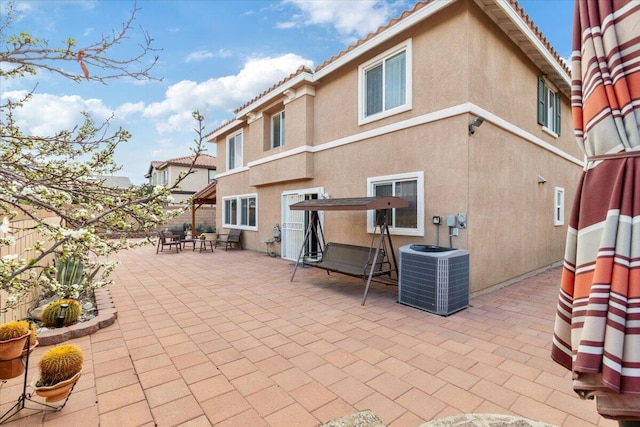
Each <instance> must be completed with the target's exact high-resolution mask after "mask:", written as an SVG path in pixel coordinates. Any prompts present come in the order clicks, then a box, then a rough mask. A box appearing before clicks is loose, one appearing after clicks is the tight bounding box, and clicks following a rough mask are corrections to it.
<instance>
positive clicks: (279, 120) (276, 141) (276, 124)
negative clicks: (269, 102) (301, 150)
mask: <svg viewBox="0 0 640 427" xmlns="http://www.w3.org/2000/svg"><path fill="white" fill-rule="evenodd" d="M283 145H284V110H283V111H280V112H279V113H276V114H274V115H273V116H271V148H276V147H282V146H283Z"/></svg>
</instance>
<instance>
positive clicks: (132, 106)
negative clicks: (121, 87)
mask: <svg viewBox="0 0 640 427" xmlns="http://www.w3.org/2000/svg"><path fill="white" fill-rule="evenodd" d="M142 111H144V102H142V101H140V102H135V103H133V102H125V103H124V104H122V105H121V106H119V107H118V108H116V112H115V116H116V118H119V119H125V118H126V117H127V116H128V115H130V114H133V113H140V112H142Z"/></svg>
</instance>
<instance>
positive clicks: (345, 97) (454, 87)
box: [208, 0, 583, 291]
mask: <svg viewBox="0 0 640 427" xmlns="http://www.w3.org/2000/svg"><path fill="white" fill-rule="evenodd" d="M567 25H571V23H567ZM568 73H569V71H568V68H567V66H566V65H565V63H564V61H562V60H561V58H560V57H559V56H558V55H557V53H556V52H555V51H554V50H553V49H552V47H551V46H550V45H549V43H548V42H547V41H546V39H545V38H544V37H543V36H542V34H540V32H539V31H538V30H537V28H536V27H535V25H534V24H533V23H532V22H531V20H530V19H529V18H528V17H527V16H525V15H524V13H523V11H522V10H521V9H519V8H518V7H517V4H516V2H515V1H506V0H457V1H451V2H445V1H432V2H429V3H419V4H417V5H416V6H415V7H414V8H413V9H412V10H409V11H407V12H405V13H404V14H403V15H402V16H401V17H400V18H399V19H395V20H392V21H391V22H390V23H389V24H388V25H386V26H384V27H381V28H380V29H379V30H378V31H377V32H376V33H375V34H371V35H370V36H368V37H367V38H366V39H364V40H361V41H359V42H358V43H356V44H355V45H353V46H351V47H349V48H347V49H346V50H345V51H343V52H341V53H339V54H338V55H336V56H335V57H333V58H331V59H330V60H329V61H327V62H325V63H324V64H322V65H320V66H318V67H317V68H316V69H315V70H314V71H311V70H309V69H305V68H301V69H299V70H298V71H297V72H296V73H294V74H293V75H291V76H290V77H288V78H287V79H285V80H283V81H281V82H279V83H278V84H276V85H275V86H273V87H272V88H271V89H269V90H267V91H266V92H264V93H262V94H260V95H259V96H257V97H256V98H254V99H253V100H251V101H250V102H249V103H247V104H246V105H244V106H242V107H240V108H239V109H237V110H236V111H235V118H234V119H233V120H232V121H230V122H228V123H226V124H224V125H222V126H221V127H219V128H218V129H216V130H214V131H213V132H211V133H210V134H209V135H208V139H209V141H210V142H212V143H215V144H216V145H217V150H218V151H217V153H218V155H219V156H220V158H221V159H223V162H222V165H221V166H220V169H219V171H218V184H217V199H218V206H221V207H222V208H221V209H218V211H219V212H218V214H217V224H218V228H219V231H220V232H224V230H222V228H241V229H243V243H244V244H245V246H246V247H248V248H250V249H258V250H264V243H263V242H264V240H266V239H267V238H269V237H270V236H271V234H272V230H273V227H274V225H275V224H280V225H281V227H282V244H281V247H280V254H281V256H282V257H283V258H285V259H291V260H295V259H296V258H297V257H298V251H299V249H300V242H302V233H303V230H304V224H305V221H308V215H307V214H305V212H303V211H291V210H290V209H289V208H288V206H289V205H290V204H292V203H295V202H297V201H300V200H304V199H309V198H322V197H331V198H342V197H363V196H373V195H395V196H400V197H403V198H405V199H407V200H409V202H410V206H409V208H407V209H404V210H402V211H400V210H398V211H397V212H394V213H393V224H392V227H391V232H392V235H393V241H394V247H395V251H396V253H397V252H398V249H399V247H400V246H403V245H406V244H410V243H423V244H436V243H439V244H440V245H441V246H449V241H450V239H451V242H452V245H453V246H454V247H459V248H465V249H468V250H469V251H470V263H471V266H470V268H471V284H470V286H471V291H479V290H482V289H486V288H489V287H491V286H494V285H497V284H500V283H504V282H506V281H509V280H511V279H513V278H516V277H518V276H521V275H523V274H526V273H528V272H532V271H535V270H537V269H540V268H544V267H547V266H549V265H552V264H554V263H556V262H558V261H559V260H561V259H562V257H563V252H564V244H565V237H566V231H567V229H566V226H565V222H566V221H567V217H568V213H569V211H570V209H569V208H568V206H567V202H568V201H570V200H571V199H572V197H573V194H574V192H575V190H576V185H577V182H578V178H579V176H580V173H581V170H582V166H583V163H582V154H581V153H580V151H579V149H578V147H577V144H576V142H575V138H574V135H573V124H572V118H571V108H570V77H569V74H568ZM478 118H482V119H484V123H482V120H476V119H478ZM472 123H473V125H471V124H472ZM459 213H462V214H464V215H466V228H462V227H456V228H455V229H451V230H452V231H453V233H452V234H454V233H458V235H457V236H452V237H449V234H450V228H449V227H448V226H447V216H449V215H453V216H454V218H457V217H458V214H459ZM436 216H440V217H442V225H440V226H437V225H434V220H433V217H436ZM460 219H462V217H460ZM321 220H322V226H323V229H324V232H325V235H326V238H327V241H337V242H343V243H351V244H358V245H369V244H370V243H371V241H372V237H373V236H372V234H371V233H372V231H373V225H372V224H373V214H372V213H371V212H369V213H368V214H365V213H362V212H325V213H324V214H323V215H322V219H321ZM456 225H457V226H458V225H459V223H456Z"/></svg>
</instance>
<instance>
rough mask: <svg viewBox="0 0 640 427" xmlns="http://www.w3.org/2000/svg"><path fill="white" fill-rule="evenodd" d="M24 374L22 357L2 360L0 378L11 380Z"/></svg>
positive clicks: (0, 361) (0, 362)
mask: <svg viewBox="0 0 640 427" xmlns="http://www.w3.org/2000/svg"><path fill="white" fill-rule="evenodd" d="M22 374H24V365H23V364H22V357H18V358H16V359H11V360H0V379H1V380H9V379H11V378H15V377H19V376H20V375H22Z"/></svg>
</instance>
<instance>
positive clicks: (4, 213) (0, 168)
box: [0, 5, 204, 309]
mask: <svg viewBox="0 0 640 427" xmlns="http://www.w3.org/2000/svg"><path fill="white" fill-rule="evenodd" d="M136 12H137V9H136V8H134V10H133V11H132V12H131V16H130V19H129V20H128V22H126V23H125V24H124V25H123V26H122V29H121V30H120V31H118V32H114V33H113V35H112V37H104V36H103V37H102V38H101V39H100V40H98V41H97V42H96V43H94V44H92V45H90V46H86V47H84V48H77V47H76V42H75V40H73V39H68V40H66V41H65V42H64V43H63V45H62V46H60V47H51V46H50V45H49V43H48V42H47V41H46V40H42V39H38V38H35V37H32V36H31V35H30V34H28V33H24V32H23V33H20V34H19V35H11V36H8V35H7V34H6V32H7V31H8V30H9V29H10V28H11V25H12V23H13V22H15V20H16V11H15V9H14V8H13V7H12V5H9V6H8V13H6V14H5V15H4V16H3V18H2V19H4V20H3V21H1V22H0V43H3V44H2V45H1V46H0V77H1V78H2V79H12V78H21V77H24V76H25V75H27V74H30V75H35V76H37V75H38V74H39V73H44V72H50V73H54V74H57V75H59V76H62V77H65V78H69V79H72V80H74V81H77V82H79V83H81V82H82V81H83V80H94V81H100V82H103V83H106V82H108V80H110V79H117V78H121V77H129V78H134V79H153V77H152V76H151V75H150V74H149V72H150V70H151V67H152V66H153V64H155V61H156V60H157V57H155V59H154V60H153V61H152V62H151V65H149V66H142V68H141V69H139V70H134V68H136V67H137V66H139V65H141V64H142V60H143V58H146V57H147V56H148V55H149V54H151V53H152V52H154V51H155V49H154V48H153V47H152V41H153V40H152V39H151V38H150V37H149V36H148V35H147V34H146V33H144V40H145V44H142V45H140V52H139V53H138V54H137V55H135V56H134V57H132V58H125V59H118V58H114V57H112V56H110V52H112V51H113V50H114V48H116V47H118V46H119V45H121V44H122V43H124V42H126V41H127V39H128V36H127V34H128V33H129V32H130V31H131V30H132V27H131V25H132V22H133V21H134V17H135V14H136ZM70 62H71V63H73V62H76V63H77V64H76V65H75V66H74V67H73V68H70V67H68V64H69V63H70ZM65 65H67V67H66V68H65V67H64V66H65ZM71 69H76V70H77V73H75V74H74V73H73V72H71V71H69V70H71ZM32 93H33V92H32ZM32 93H30V94H29V95H27V96H26V97H25V98H24V99H21V100H19V101H15V100H13V101H12V100H6V101H3V103H2V104H0V220H1V222H0V247H2V246H5V247H6V246H12V245H13V244H14V243H15V242H14V237H13V236H14V235H16V234H17V233H21V232H25V231H31V232H37V233H38V235H39V236H42V238H43V239H42V240H38V241H37V242H36V243H35V244H34V245H33V246H32V247H29V248H27V250H26V252H25V254H22V255H18V254H11V255H5V256H3V257H2V258H0V288H1V289H2V290H5V291H7V292H8V293H9V298H7V299H5V301H3V302H2V309H6V308H8V307H11V306H12V305H15V304H16V303H17V302H18V300H19V299H20V297H21V296H23V295H25V293H26V292H28V291H30V290H31V289H33V288H35V287H42V288H44V289H45V290H47V291H50V292H53V293H57V294H59V295H61V296H65V297H71V298H78V297H79V295H80V293H82V292H83V291H86V290H87V289H90V288H93V287H99V286H104V285H107V284H109V283H110V280H109V275H110V273H111V272H112V271H113V269H114V268H115V263H113V262H109V261H105V259H107V258H108V256H109V255H111V254H114V253H115V252H117V251H119V250H122V249H127V248H131V247H133V246H136V245H139V244H144V243H148V242H150V241H151V234H150V233H151V232H152V231H153V230H155V229H157V227H158V226H160V225H161V224H165V223H166V222H167V220H168V219H169V218H171V217H172V216H176V215H179V214H180V213H181V212H182V210H183V209H176V210H173V211H169V212H166V211H165V210H164V209H163V207H164V206H165V205H166V203H167V202H169V201H171V200H170V193H171V190H172V189H173V188H175V187H176V186H178V185H179V183H180V181H182V179H183V178H184V176H186V175H187V174H188V173H189V172H190V170H189V171H188V172H186V173H183V174H182V175H181V176H179V177H178V179H177V180H176V182H175V183H174V184H173V185H172V186H171V187H165V186H156V187H153V188H151V187H149V186H143V187H142V188H136V187H131V188H128V189H124V190H123V189H118V188H109V187H107V186H105V185H104V181H101V180H96V179H95V177H96V176H104V175H112V174H113V173H115V172H117V171H118V170H119V169H120V167H119V166H118V165H117V164H116V163H115V160H114V153H115V150H116V148H117V147H118V146H119V145H120V144H121V143H123V142H126V141H127V140H128V139H129V138H130V134H129V133H128V132H127V131H126V130H123V129H118V130H116V131H115V132H113V133H112V134H110V133H109V122H110V120H107V121H106V122H103V123H101V124H96V123H95V122H94V121H93V120H92V118H91V117H90V116H89V115H88V114H87V113H83V114H84V122H83V123H81V124H79V125H78V126H76V127H75V128H73V129H70V130H60V131H59V132H57V133H56V134H55V135H44V136H43V135H29V134H25V133H24V132H23V131H22V130H21V129H20V126H19V124H18V123H17V120H15V119H14V113H15V111H17V109H19V108H21V107H22V106H23V105H24V104H25V103H27V102H29V98H30V97H31V95H32ZM193 117H194V119H195V121H196V122H197V128H196V129H195V130H196V133H197V138H196V139H195V144H194V146H193V147H192V148H191V151H192V152H193V153H194V154H195V155H194V156H193V157H194V160H193V161H194V162H195V159H196V158H197V156H198V155H199V154H200V153H201V152H202V151H203V146H202V144H203V141H204V125H203V121H204V117H203V116H202V115H200V114H199V113H198V112H197V111H196V112H194V113H193ZM192 166H193V164H192ZM42 211H46V212H48V213H52V214H54V215H55V217H57V218H59V221H56V222H55V223H53V224H52V223H49V222H47V221H43V220H42V219H41V216H40V215H38V212H42ZM18 215H20V216H22V217H27V218H29V219H31V220H32V221H31V223H32V224H35V226H33V227H32V229H31V230H24V229H18V228H15V227H12V225H11V224H12V219H14V218H15V217H16V216H18ZM114 234H115V235H117V236H118V238H109V235H114ZM133 235H136V236H140V235H143V236H145V237H146V239H136V240H131V239H130V237H131V236H133ZM46 242H48V243H46ZM51 255H53V256H55V258H56V260H57V262H56V263H53V265H47V263H46V262H45V261H46V260H49V259H50V258H51ZM69 261H73V262H79V263H82V265H83V266H84V268H83V280H81V281H79V282H78V281H75V282H71V283H69V282H65V281H64V280H62V279H60V277H59V276H60V275H59V274H58V269H59V268H58V267H57V266H60V265H66V264H67V263H68V262H69ZM98 270H99V271H100V274H99V275H97V274H96V273H97V271H98ZM56 276H58V278H57V277H56Z"/></svg>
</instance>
